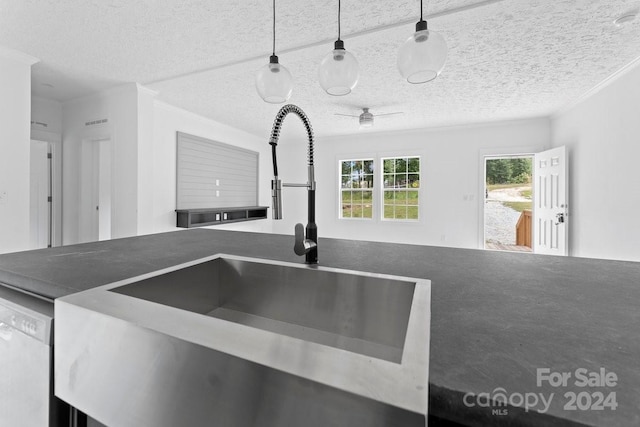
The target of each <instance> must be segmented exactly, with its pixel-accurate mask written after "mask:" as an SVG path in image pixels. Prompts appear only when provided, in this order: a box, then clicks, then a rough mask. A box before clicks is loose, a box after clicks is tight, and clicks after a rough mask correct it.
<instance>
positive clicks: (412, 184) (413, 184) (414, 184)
mask: <svg viewBox="0 0 640 427" xmlns="http://www.w3.org/2000/svg"><path fill="white" fill-rule="evenodd" d="M409 188H420V175H419V174H417V173H410V174H409Z"/></svg>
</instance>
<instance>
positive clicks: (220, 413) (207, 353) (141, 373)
mask: <svg viewBox="0 0 640 427" xmlns="http://www.w3.org/2000/svg"><path fill="white" fill-rule="evenodd" d="M429 313H430V284H429V281H428V280H423V279H412V278H406V277H398V276H387V275H379V274H371V273H363V272H356V271H347V270H338V269H333V268H327V267H318V266H313V267H312V266H306V265H300V264H291V263H284V262H277V261H270V260H262V259H251V258H245V257H237V256H230V255H222V254H219V255H216V256H213V257H209V258H206V259H203V260H198V261H195V262H192V263H188V264H183V265H180V266H176V267H173V268H170V269H166V270H162V271H157V272H154V273H151V274H147V275H144V276H140V277H136V278H133V279H129V280H125V281H122V282H117V283H113V284H110V285H106V286H103V287H100V288H95V289H92V290H89V291H85V292H82V293H79V294H75V295H72V296H69V297H65V298H62V299H59V300H57V301H56V314H55V316H56V317H55V319H56V337H55V347H54V348H55V351H56V353H55V369H56V371H55V374H56V381H55V386H56V395H58V396H59V397H61V398H62V399H64V400H66V401H67V402H69V403H71V404H72V405H74V406H76V407H78V408H79V409H81V410H83V411H84V412H86V413H88V414H89V415H90V416H92V417H94V418H96V419H97V420H99V421H101V422H103V423H105V424H106V425H109V426H111V425H113V426H129V425H131V426H134V425H135V426H145V425H148V426H165V425H166V426H173V425H214V426H242V427H245V426H296V425H301V426H316V425H317V426H353V425H367V426H394V425H397V426H403V427H407V426H414V425H416V426H417V425H420V426H424V425H425V423H426V416H427V402H428V360H429V320H430V319H429Z"/></svg>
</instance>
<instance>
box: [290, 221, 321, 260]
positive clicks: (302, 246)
mask: <svg viewBox="0 0 640 427" xmlns="http://www.w3.org/2000/svg"><path fill="white" fill-rule="evenodd" d="M295 235H296V237H295V243H294V245H293V251H294V252H295V253H296V255H304V254H306V253H307V252H309V251H310V250H311V249H313V248H314V247H315V246H316V243H315V242H314V241H312V240H309V239H305V238H304V226H303V225H302V224H300V223H298V224H296V227H295Z"/></svg>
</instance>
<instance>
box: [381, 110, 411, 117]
mask: <svg viewBox="0 0 640 427" xmlns="http://www.w3.org/2000/svg"><path fill="white" fill-rule="evenodd" d="M395 114H404V111H396V112H395V113H382V114H374V116H375V117H380V116H393V115H395Z"/></svg>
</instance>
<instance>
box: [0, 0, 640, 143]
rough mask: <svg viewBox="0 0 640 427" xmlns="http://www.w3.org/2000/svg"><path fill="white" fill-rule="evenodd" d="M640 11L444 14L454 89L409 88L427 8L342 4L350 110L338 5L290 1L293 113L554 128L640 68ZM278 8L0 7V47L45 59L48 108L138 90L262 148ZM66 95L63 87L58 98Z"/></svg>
mask: <svg viewBox="0 0 640 427" xmlns="http://www.w3.org/2000/svg"><path fill="white" fill-rule="evenodd" d="M639 8H640V0H633V1H632V0H592V1H591V0H555V1H554V0H502V1H500V0H490V1H480V0H432V1H426V2H425V15H428V16H434V17H433V18H430V19H429V27H430V28H431V29H433V30H436V31H439V32H441V33H442V34H443V36H444V37H445V39H446V40H447V43H448V45H449V54H448V59H447V64H446V66H445V69H444V71H443V73H442V75H441V76H440V77H438V78H437V79H436V80H435V81H433V82H431V83H427V84H424V85H410V84H408V83H406V82H403V81H402V79H401V77H400V75H399V73H398V71H397V69H396V54H397V49H398V47H399V46H400V45H401V44H402V42H403V41H404V40H405V39H406V38H407V37H409V36H410V35H411V33H412V32H413V27H414V23H415V21H417V15H418V12H419V1H418V0H398V1H395V2H388V1H381V0H357V1H348V0H346V1H344V2H342V34H343V39H344V40H345V44H346V48H347V50H349V51H351V52H352V53H353V54H354V55H355V56H356V58H357V59H358V61H359V63H360V75H361V77H360V81H359V83H358V86H357V87H356V88H355V90H354V92H353V93H352V94H350V95H347V96H344V97H332V96H329V95H326V94H325V93H324V92H323V91H322V89H321V88H320V86H319V84H318V82H317V66H318V64H319V63H320V61H321V60H322V58H323V56H324V55H325V54H326V53H328V52H329V51H330V49H331V47H332V39H334V38H335V36H336V31H337V24H336V9H337V1H335V0H318V1H313V2H301V1H299V0H298V1H296V0H278V1H277V47H276V50H277V52H279V56H280V62H281V63H282V64H284V65H285V66H286V67H288V68H289V70H290V71H291V73H292V74H293V76H294V92H293V96H292V98H291V100H290V102H292V103H295V104H298V105H299V106H300V107H301V108H303V109H304V110H305V111H306V112H307V114H308V115H309V117H310V118H311V121H312V123H313V126H314V129H315V131H316V133H317V134H318V135H321V136H328V135H336V134H350V133H356V132H362V131H361V130H359V128H358V121H357V118H348V117H337V116H335V115H334V113H345V114H356V115H357V114H359V112H360V109H361V107H370V108H371V112H372V113H374V114H375V113H385V112H392V111H403V112H404V114H402V115H394V116H389V117H379V118H377V119H376V120H375V126H374V128H373V130H374V131H387V130H397V129H407V128H421V127H432V126H442V125H454V124H462V123H477V122H485V121H495V120H502V119H517V118H526V117H538V116H547V115H550V114H552V113H554V112H555V111H557V110H558V109H560V108H562V107H563V106H565V105H567V104H568V103H570V102H572V101H574V100H576V99H578V98H579V97H580V96H582V95H583V94H585V93H586V92H588V91H589V90H590V89H592V88H593V87H594V86H596V85H597V84H598V83H600V82H602V81H603V80H605V79H606V78H607V77H609V76H610V75H612V74H613V73H615V72H616V71H618V70H620V69H621V68H622V67H624V66H625V65H627V64H629V63H630V62H632V61H634V60H636V59H637V58H638V57H639V56H640V18H639V19H637V20H635V21H633V22H631V23H628V24H627V25H625V26H623V27H620V28H618V27H616V26H615V25H613V23H612V21H613V20H614V19H615V18H616V17H618V16H620V15H622V14H623V13H625V12H628V11H630V10H636V11H637V10H638V9H639ZM271 13H272V12H271V1H269V0H260V1H257V0H252V1H224V2H223V1H215V0H191V1H178V0H139V1H128V0H91V1H89V0H0V45H3V46H6V47H9V48H12V49H16V50H19V51H22V52H24V53H27V54H29V55H32V56H35V57H37V58H40V59H41V62H40V63H38V64H36V65H34V66H33V91H34V94H36V95H38V96H42V97H45V98H52V99H57V100H60V101H65V100H68V99H72V98H75V97H78V96H83V95H86V94H89V93H92V92H96V91H98V90H102V89H106V88H109V87H112V86H115V85H119V84H122V83H127V82H138V83H141V84H143V85H146V86H148V87H150V88H151V89H154V90H156V91H158V92H159V94H158V98H159V99H161V100H164V101H167V102H168V103H171V104H174V105H177V106H180V107H183V108H185V109H187V110H190V111H193V112H196V113H199V114H201V115H203V116H206V117H210V118H213V119H215V120H218V121H220V122H223V123H226V124H229V125H231V126H234V127H237V128H240V129H244V130H247V131H249V132H252V133H254V134H256V135H260V136H264V135H266V134H268V133H269V130H270V128H271V124H272V120H273V117H274V116H275V113H276V112H277V110H278V108H279V107H280V106H278V105H275V106H274V105H271V104H266V103H264V102H263V101H262V100H261V99H260V98H259V97H258V95H257V94H256V92H255V87H254V75H255V72H256V70H257V69H259V68H260V67H261V66H263V65H264V64H266V63H267V61H268V55H269V53H270V50H271ZM50 85H52V86H53V87H50Z"/></svg>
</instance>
